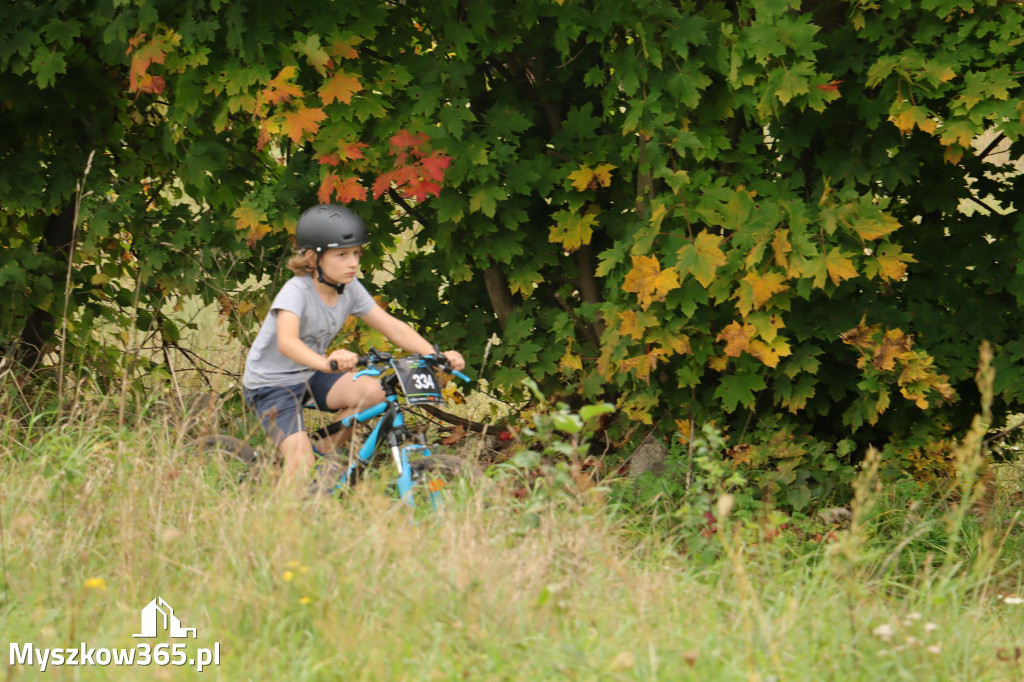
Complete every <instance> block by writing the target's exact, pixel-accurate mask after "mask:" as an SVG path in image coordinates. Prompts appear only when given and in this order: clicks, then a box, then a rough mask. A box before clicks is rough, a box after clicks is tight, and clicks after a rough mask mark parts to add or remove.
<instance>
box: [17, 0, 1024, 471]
mask: <svg viewBox="0 0 1024 682" xmlns="http://www.w3.org/2000/svg"><path fill="white" fill-rule="evenodd" d="M0 16H2V21H0V92H2V93H3V95H2V106H0V111H2V114H0V116H2V117H3V118H2V120H3V121H4V123H5V128H6V132H7V134H6V135H5V138H4V142H3V143H2V147H0V155H2V159H3V161H4V164H3V167H2V170H0V202H2V205H3V213H2V214H0V221H2V222H0V245H2V248H3V249H4V263H3V266H2V269H0V290H2V292H3V294H4V296H3V299H4V300H5V301H6V300H9V301H11V303H9V304H7V305H8V309H7V311H6V312H7V314H6V315H5V316H4V317H5V323H4V324H5V325H6V326H5V328H4V329H3V330H2V332H3V335H4V337H5V338H6V339H7V340H8V342H15V341H16V340H19V339H21V340H23V341H24V342H33V341H37V342H38V341H39V340H50V341H52V338H51V336H52V334H51V332H52V330H53V329H55V328H56V327H57V325H58V323H59V321H60V320H61V318H62V317H63V315H64V312H65V301H64V296H63V293H64V292H63V282H64V275H65V270H66V268H67V259H68V250H69V248H70V246H71V245H72V233H71V229H70V226H71V224H72V218H73V208H74V200H75V198H76V193H75V187H76V182H77V181H78V180H80V179H81V177H82V175H83V172H84V169H85V165H86V159H87V157H88V155H89V153H90V152H93V151H95V152H96V155H95V158H94V160H93V163H92V167H91V169H90V173H89V175H88V178H87V179H86V182H85V186H84V187H85V189H86V190H88V191H91V192H92V194H91V195H90V196H88V197H86V198H85V199H84V201H83V204H82V220H81V225H80V226H79V230H78V233H77V235H75V244H74V246H75V252H74V267H73V269H72V272H71V283H72V289H71V292H70V298H69V301H68V306H69V307H68V310H69V311H72V312H73V313H74V314H75V316H76V317H75V319H76V320H80V322H79V327H83V326H84V327H85V328H88V326H89V325H90V323H91V321H92V320H93V319H94V317H95V316H96V315H98V314H106V315H110V314H115V313H116V312H117V311H118V310H119V308H118V306H120V309H122V310H123V309H131V310H134V305H135V303H136V300H135V297H136V296H138V301H137V302H138V304H139V305H140V307H141V308H142V310H143V311H145V312H140V314H139V318H140V319H139V322H138V324H139V325H140V326H142V327H144V328H148V329H159V330H160V331H161V332H162V333H163V334H164V335H165V337H169V338H170V339H171V341H173V338H174V336H175V334H176V333H177V330H176V329H174V328H173V325H172V324H171V323H170V322H169V321H167V320H165V319H163V318H161V317H160V316H159V314H158V310H159V306H160V304H161V302H162V301H163V300H164V297H165V296H167V295H168V294H170V293H179V292H184V293H201V294H203V295H205V296H207V297H208V298H209V299H213V298H214V297H217V296H223V294H224V293H225V292H228V291H232V290H234V289H235V288H237V285H238V283H239V282H241V281H243V280H244V279H245V278H246V277H247V276H249V275H250V274H261V273H263V272H265V271H274V270H275V269H276V268H277V267H278V265H279V263H280V261H281V259H282V258H283V256H284V255H285V254H286V253H287V249H288V246H289V232H290V230H292V229H293V227H294V222H295V219H296V218H297V216H298V214H299V212H300V211H301V210H302V209H303V208H304V207H305V206H307V205H309V204H312V203H314V202H316V201H318V200H321V201H328V200H329V201H334V202H345V203H349V204H351V205H352V207H353V208H355V209H356V210H357V211H360V212H362V213H363V214H365V215H366V216H367V217H368V218H369V219H371V220H372V222H373V225H374V229H375V234H376V235H377V236H378V237H379V238H380V241H381V242H382V243H383V245H384V246H387V245H388V244H389V243H390V242H397V240H398V239H399V238H400V236H402V235H404V236H405V238H408V237H409V235H410V234H412V235H414V236H413V240H414V244H415V246H416V247H417V248H416V249H415V250H414V251H413V253H412V254H411V255H409V256H408V257H407V258H405V259H404V260H402V261H401V262H399V263H397V264H394V265H393V267H392V265H391V264H390V260H386V256H385V251H384V249H379V248H376V247H375V248H376V250H374V251H372V252H371V254H370V258H369V261H370V263H368V265H369V266H370V267H392V269H393V270H394V273H395V275H396V279H394V280H393V281H392V282H390V283H389V284H387V285H385V286H383V287H382V288H381V291H380V293H381V294H382V295H383V296H384V297H385V298H386V299H387V300H390V301H394V302H396V303H397V304H399V305H400V306H401V307H402V308H403V309H404V312H405V314H407V315H408V316H410V317H412V318H413V319H415V320H417V321H418V323H419V324H420V325H421V327H422V328H423V329H425V330H428V331H429V333H430V335H431V337H432V338H434V339H436V340H438V341H439V342H442V343H445V344H450V345H454V346H456V347H459V348H462V349H465V350H466V351H467V353H468V354H469V356H470V361H471V363H473V362H474V361H475V362H477V363H479V361H480V360H481V354H482V352H483V349H484V345H485V342H486V340H487V339H488V338H489V337H490V336H491V335H492V334H494V333H496V334H498V336H499V337H500V338H501V344H500V345H499V346H497V347H496V348H494V349H492V351H491V359H492V360H495V361H496V364H495V365H494V366H493V367H486V368H483V370H484V371H485V372H486V374H487V375H488V378H490V379H492V380H494V381H496V382H497V383H499V384H500V385H502V386H505V387H508V388H512V389H514V388H515V387H516V386H518V385H519V381H520V380H521V379H522V378H523V377H525V376H526V375H529V376H532V377H533V378H535V379H536V380H537V381H538V382H539V384H540V385H541V386H542V387H543V388H544V389H545V390H546V391H547V392H549V393H553V394H554V395H556V396H560V397H563V398H564V399H566V400H568V401H570V402H574V401H576V404H581V403H582V402H584V401H593V400H595V399H610V400H612V401H613V402H615V403H616V404H617V406H618V407H619V408H620V414H622V415H625V416H626V417H628V419H629V420H633V421H639V422H642V423H647V424H653V423H655V422H656V423H658V424H660V426H661V427H663V428H666V429H673V430H675V429H677V428H678V429H681V430H683V431H684V432H688V431H689V430H690V429H691V428H692V426H691V425H692V424H693V423H697V424H700V423H703V422H706V421H709V420H717V421H718V422H719V423H720V424H722V425H723V426H725V427H728V428H729V431H730V432H731V433H732V434H733V436H734V437H735V438H736V439H737V440H738V439H740V438H741V437H743V438H748V439H751V438H753V434H754V432H755V431H756V430H757V429H763V430H764V432H765V433H775V434H781V435H777V436H776V441H775V442H774V444H769V445H770V448H769V449H767V450H764V451H762V450H757V451H755V452H754V454H752V455H750V456H751V457H755V458H758V457H759V458H761V459H760V460H759V463H762V464H763V463H765V462H766V461H767V460H766V459H765V458H767V457H771V458H774V459H773V460H772V461H773V462H775V463H774V464H773V465H772V466H778V468H779V469H780V471H784V472H786V473H785V475H784V476H780V482H781V483H784V484H785V483H793V482H794V481H797V480H798V478H799V476H798V475H797V474H795V473H793V472H794V471H797V472H799V471H804V472H806V470H807V469H809V468H814V467H817V468H819V469H828V468H829V467H830V466H833V464H830V463H829V462H833V463H834V461H835V458H836V456H837V455H838V456H839V457H840V459H843V458H845V457H847V456H848V454H849V453H850V452H851V451H853V447H852V446H851V445H850V442H849V441H843V442H842V444H840V445H839V446H836V448H833V447H832V446H827V447H825V449H824V450H823V449H822V447H821V446H820V445H814V446H811V445H807V444H806V443H805V441H804V440H803V439H804V438H805V436H806V435H807V434H813V435H814V436H815V437H816V438H817V439H818V440H819V441H820V442H822V443H837V442H840V441H841V440H842V439H844V438H846V437H847V436H849V435H850V434H852V435H853V437H854V441H855V442H858V443H866V442H874V443H875V444H879V445H880V444H882V443H885V442H887V441H890V440H893V441H894V442H897V443H900V444H903V445H904V446H905V447H904V449H903V450H902V451H901V453H902V457H903V459H902V460H901V461H902V462H903V465H904V466H906V467H908V468H914V469H917V470H919V471H920V472H922V473H926V474H927V473H929V472H932V473H934V472H935V471H938V470H941V469H942V467H943V466H944V465H943V462H944V459H945V458H946V457H947V456H948V453H949V449H948V448H945V447H944V446H942V445H941V444H939V445H935V444H934V440H933V439H934V438H935V437H937V436H942V435H943V434H946V433H949V432H950V429H953V428H956V427H959V426H961V425H962V424H964V420H963V417H964V415H967V414H971V413H973V412H974V411H976V409H977V407H976V401H975V400H974V399H973V398H972V393H971V389H970V388H969V387H970V381H971V378H972V375H973V372H974V369H973V368H974V366H975V363H976V357H977V348H978V345H979V343H980V342H981V341H982V340H985V339H987V340H990V341H992V342H993V343H994V344H995V345H996V346H997V349H998V354H997V359H996V366H997V379H996V381H997V384H996V397H997V402H998V403H999V404H1000V405H1001V406H1003V407H1004V408H1005V407H1010V406H1014V405H1017V404H1019V402H1020V399H1021V397H1022V394H1024V377H1022V376H1021V370H1020V365H1021V362H1020V361H1021V359H1022V357H1024V338H1022V336H1021V333H1020V330H1021V328H1022V325H1021V316H1020V315H1019V314H1018V313H1017V310H1018V306H1017V304H1018V301H1019V300H1020V298H1021V297H1022V296H1024V273H1022V272H1020V271H1019V268H1020V265H1019V262H1020V260H1021V255H1022V251H1024V238H1022V236H1021V235H1022V234H1024V233H1022V232H1021V230H1020V229H1019V227H1020V218H1019V215H1020V214H1019V213H1018V212H1015V208H1017V207H1015V205H1014V199H1015V198H1017V199H1018V201H1019V197H1021V196H1024V194H1022V190H1024V188H1022V184H1024V177H1022V176H1021V175H1015V174H1014V173H1013V172H1012V171H1014V170H1015V167H1014V166H1013V161H1014V160H1015V159H1017V158H1020V157H1021V156H1022V151H1024V142H1022V139H1021V133H1022V131H1024V98H1022V96H1021V95H1022V86H1021V84H1020V75H1021V74H1022V73H1024V8H1022V6H1021V5H1020V4H1019V3H1015V2H1000V1H997V0H988V1H987V2H967V1H964V2H953V1H946V0H891V1H885V2H870V1H868V0H858V1H853V2H835V3H825V2H805V3H799V2H786V1H784V0H749V1H739V2H668V1H667V0H632V1H628V2H603V1H601V2H580V1H579V0H524V1H522V2H516V3H511V4H508V5H507V6H499V5H497V4H495V3H492V2H487V1H485V0H439V1H436V2H429V3H426V2H415V1H412V0H410V1H408V2H398V1H396V2H382V1H380V0H351V1H347V2H322V1H321V2H308V1H306V0H295V1H290V2H276V1H274V2H272V1H270V0H250V1H248V2H217V1H214V2H210V3H205V2H197V1H187V2H179V1H175V2H171V1H170V0H167V1H161V0H131V1H122V0H106V1H101V2H76V1H74V0H63V1H61V2H54V3H49V4H47V5H46V6H45V8H43V9H40V8H37V7H36V3H33V2H27V1H26V2H7V3H5V4H4V7H3V9H2V10H0ZM12 133H13V134H12ZM965 206H966V208H965ZM136 285H138V286H137V287H136ZM266 296H267V294H266V292H254V293H252V292H251V293H248V294H243V293H234V294H232V296H231V297H230V298H225V299H224V302H225V303H226V304H227V305H226V306H225V310H226V312H229V313H232V314H234V315H235V316H236V317H237V316H242V318H241V319H243V320H245V321H248V322H252V321H255V319H256V317H257V316H258V314H259V313H260V311H262V310H265V306H266V303H267V298H266ZM129 312H130V311H129ZM246 316H248V317H246ZM154 319H155V320H156V322H157V323H158V324H155V323H154ZM926 441H932V442H933V445H931V446H928V447H927V448H926V447H925V446H924V445H923V443H925V442H926ZM929 448H930V449H929ZM769 451H770V452H771V454H770V455H768V454H764V453H765V452H769ZM759 453H760V454H759ZM779 458H781V460H779ZM812 460H813V461H812ZM805 477H806V476H805Z"/></svg>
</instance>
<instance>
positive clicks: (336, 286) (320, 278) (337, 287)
mask: <svg viewBox="0 0 1024 682" xmlns="http://www.w3.org/2000/svg"><path fill="white" fill-rule="evenodd" d="M316 281H318V282H320V283H322V284H326V285H327V286H329V287H332V288H333V289H334V290H335V291H337V292H338V294H339V295H341V294H343V293H345V285H344V284H339V283H338V282H331V281H328V280H327V279H326V278H325V277H324V271H323V270H322V269H321V268H320V252H319V251H318V252H317V254H316Z"/></svg>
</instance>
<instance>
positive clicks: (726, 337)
mask: <svg viewBox="0 0 1024 682" xmlns="http://www.w3.org/2000/svg"><path fill="white" fill-rule="evenodd" d="M756 333H757V330H755V329H754V325H752V324H742V325H741V324H740V323H739V322H732V323H730V324H728V325H726V327H725V328H724V329H722V331H721V332H719V333H718V337H717V339H718V340H719V341H725V351H724V352H725V355H726V357H730V358H736V357H739V355H740V353H742V352H743V351H745V350H747V347H748V346H749V345H750V340H751V339H753V338H754V335H755V334H756Z"/></svg>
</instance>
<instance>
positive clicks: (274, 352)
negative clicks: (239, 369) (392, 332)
mask: <svg viewBox="0 0 1024 682" xmlns="http://www.w3.org/2000/svg"><path fill="white" fill-rule="evenodd" d="M375 305H376V303H375V302H374V300H373V298H372V297H371V296H370V294H369V293H368V292H367V291H366V289H365V287H363V285H362V283H360V281H359V280H352V282H351V283H349V284H346V285H345V292H344V293H343V294H341V295H339V296H338V302H337V303H336V304H335V305H333V306H329V305H327V304H326V303H324V301H323V299H322V298H320V295H319V294H318V293H317V291H316V285H315V284H314V282H313V278H312V277H311V276H309V275H306V276H296V277H293V278H292V279H290V280H288V281H287V282H286V283H285V285H284V286H283V287H281V291H279V292H278V294H277V296H276V297H274V302H273V303H271V304H270V312H269V313H267V317H266V319H265V320H263V326H261V327H260V331H259V334H257V335H256V341H255V342H254V343H253V345H252V348H251V349H249V355H248V356H247V357H246V359H245V372H244V373H243V374H242V385H243V386H245V387H246V388H260V387H263V386H294V385H297V384H301V383H304V382H306V381H308V380H309V378H310V377H311V376H313V372H314V370H313V369H312V368H310V367H306V366H305V365H300V364H299V363H297V362H295V361H294V360H290V359H289V358H286V357H285V356H284V355H282V354H281V351H279V350H278V349H277V313H278V311H281V310H287V311H289V312H292V313H295V314H296V315H298V317H299V338H300V339H301V340H302V342H303V343H304V344H306V345H307V346H309V347H310V348H311V349H313V350H314V351H316V352H317V353H320V354H321V355H324V354H326V353H327V348H328V346H330V344H331V341H332V340H334V337H335V336H337V335H338V332H339V331H341V327H342V325H343V324H345V320H346V319H347V318H348V316H349V315H353V316H355V317H362V316H363V315H365V314H366V313H368V312H370V310H372V309H373V307H374V306H375Z"/></svg>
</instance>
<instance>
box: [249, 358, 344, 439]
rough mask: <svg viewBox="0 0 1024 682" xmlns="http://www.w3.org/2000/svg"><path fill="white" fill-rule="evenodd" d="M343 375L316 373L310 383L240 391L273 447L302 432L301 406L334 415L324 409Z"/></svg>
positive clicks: (329, 410)
mask: <svg viewBox="0 0 1024 682" xmlns="http://www.w3.org/2000/svg"><path fill="white" fill-rule="evenodd" d="M343 376H345V375H344V374H338V373H335V372H316V373H314V374H313V376H312V377H310V379H309V381H308V382H306V383H303V384H295V385H294V386H260V387H259V388H247V387H244V386H243V387H242V396H243V397H244V398H245V402H246V404H247V405H248V406H249V407H250V408H251V409H252V411H253V412H255V413H256V414H257V415H258V416H259V418H260V423H261V424H263V429H264V430H265V431H266V432H267V435H268V436H270V438H271V439H272V440H273V441H274V444H275V445H276V444H278V443H280V442H281V441H282V440H284V439H285V438H287V437H288V436H290V435H292V434H293V433H298V432H299V431H304V430H305V429H306V425H305V423H304V422H303V420H302V406H303V405H305V404H306V403H309V402H310V401H312V402H313V403H314V404H315V405H316V408H317V409H318V410H322V411H324V412H333V411H334V410H331V409H329V408H328V407H327V394H328V393H329V392H330V390H331V388H332V387H333V386H334V384H335V383H336V382H337V381H338V379H340V378H341V377H343Z"/></svg>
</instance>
